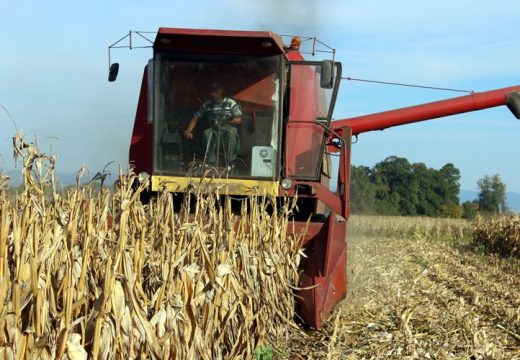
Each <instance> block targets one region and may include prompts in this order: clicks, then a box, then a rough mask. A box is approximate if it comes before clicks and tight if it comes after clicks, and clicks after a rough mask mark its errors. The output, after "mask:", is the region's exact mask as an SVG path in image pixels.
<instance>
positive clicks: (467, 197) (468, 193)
mask: <svg viewBox="0 0 520 360" xmlns="http://www.w3.org/2000/svg"><path fill="white" fill-rule="evenodd" d="M477 198H478V191H475V190H461V191H460V194H459V199H460V203H461V204H462V203H463V202H465V201H471V200H475V199H477ZM506 203H507V206H508V207H509V208H510V209H511V210H513V211H514V212H516V213H520V193H516V192H508V193H506Z"/></svg>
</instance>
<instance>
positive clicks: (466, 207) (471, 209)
mask: <svg viewBox="0 0 520 360" xmlns="http://www.w3.org/2000/svg"><path fill="white" fill-rule="evenodd" d="M461 206H462V217H463V218H464V219H469V220H472V219H474V218H475V216H477V212H478V207H479V205H478V200H472V201H465V202H463V203H462V205H461Z"/></svg>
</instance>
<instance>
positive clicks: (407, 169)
mask: <svg viewBox="0 0 520 360" xmlns="http://www.w3.org/2000/svg"><path fill="white" fill-rule="evenodd" d="M374 180H375V181H374V182H375V184H376V185H377V186H378V189H379V192H378V194H377V195H376V198H379V199H380V200H384V201H385V202H386V204H387V205H389V206H390V205H393V204H394V202H395V201H398V204H399V209H398V213H400V214H401V215H416V214H417V202H418V197H417V194H418V192H419V185H418V182H417V179H416V177H415V175H414V173H413V167H412V165H411V164H410V162H409V161H408V160H407V159H405V158H400V157H397V156H390V157H387V158H386V159H385V160H383V161H382V162H379V163H377V164H376V165H375V167H374ZM386 189H388V192H383V190H386ZM381 195H383V196H381Z"/></svg>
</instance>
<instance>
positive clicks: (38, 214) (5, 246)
mask: <svg viewBox="0 0 520 360" xmlns="http://www.w3.org/2000/svg"><path fill="white" fill-rule="evenodd" d="M14 149H15V155H16V156H17V157H20V158H21V160H22V162H23V165H24V167H23V169H24V170H23V185H24V187H23V189H24V190H23V191H22V192H21V194H19V195H18V196H16V197H15V198H13V199H6V197H5V196H4V193H3V189H4V188H5V186H4V185H3V184H4V182H3V181H4V180H1V181H2V182H0V191H2V192H1V193H0V194H1V197H0V329H1V331H0V359H2V358H6V359H10V358H24V357H25V358H31V359H32V358H42V359H54V358H62V359H86V358H93V359H123V358H125V359H127V358H128V359H136V358H140V359H141V358H143V359H144V358H152V359H224V358H225V359H243V358H251V357H252V356H253V352H254V350H255V348H256V347H258V346H260V345H262V344H264V343H266V342H279V341H283V339H285V338H286V336H287V331H288V329H289V328H290V327H294V326H295V325H294V323H293V315H294V297H293V293H292V291H291V286H294V285H295V284H297V283H298V272H297V271H296V270H295V269H297V266H295V264H297V263H298V262H299V255H298V254H299V250H300V248H301V240H302V238H301V237H294V236H287V235H286V233H287V226H288V222H289V221H288V215H289V213H290V211H291V206H292V205H291V204H288V203H287V204H284V205H282V206H281V207H279V206H277V204H276V202H275V201H270V200H269V199H266V198H265V197H258V198H255V197H251V198H248V199H245V200H244V201H243V205H242V214H241V216H237V215H235V214H233V213H232V212H231V204H230V200H229V199H228V200H226V201H224V202H223V203H222V202H220V201H219V199H220V196H219V194H218V189H210V188H207V189H199V190H198V191H197V192H194V193H191V194H189V195H187V196H186V204H189V201H190V198H191V197H196V198H197V202H196V207H195V209H192V211H190V208H189V206H187V205H185V206H184V207H183V209H182V210H181V212H180V213H174V211H173V204H172V198H171V194H168V193H160V194H159V195H158V197H157V198H156V199H155V200H153V201H152V202H151V203H150V204H149V205H147V206H143V204H142V203H141V202H140V201H139V192H140V191H141V190H142V189H139V190H138V191H135V189H133V188H132V184H133V182H134V180H135V176H134V174H133V173H132V172H130V173H128V174H120V180H119V181H118V187H117V189H116V192H115V193H114V194H111V193H110V191H109V190H107V189H106V188H105V189H102V190H101V191H100V192H94V190H93V189H92V188H91V187H82V186H79V181H78V184H77V186H76V187H74V188H72V189H70V190H69V191H67V192H64V193H60V192H58V191H56V185H55V179H54V175H53V169H54V163H55V161H54V160H55V159H54V158H50V157H47V156H45V155H44V154H40V153H39V152H38V150H37V148H36V146H34V145H32V144H27V143H25V142H24V141H23V139H22V138H21V136H17V137H15V139H14ZM268 208H270V209H271V211H268Z"/></svg>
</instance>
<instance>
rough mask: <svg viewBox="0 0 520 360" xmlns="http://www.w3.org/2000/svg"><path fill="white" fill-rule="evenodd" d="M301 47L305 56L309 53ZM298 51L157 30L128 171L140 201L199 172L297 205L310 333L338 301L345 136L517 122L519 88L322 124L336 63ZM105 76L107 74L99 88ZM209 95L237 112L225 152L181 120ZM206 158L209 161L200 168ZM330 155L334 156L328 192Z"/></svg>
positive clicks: (276, 43)
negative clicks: (478, 121)
mask: <svg viewBox="0 0 520 360" xmlns="http://www.w3.org/2000/svg"><path fill="white" fill-rule="evenodd" d="M130 37H131V33H130ZM309 40H311V41H312V44H313V52H314V51H315V50H316V49H315V48H314V45H316V44H321V43H320V42H319V41H317V40H316V39H309ZM116 44H117V43H116ZM299 45H300V39H299V38H293V39H292V41H291V43H290V45H289V46H285V45H284V44H283V42H282V38H281V36H279V35H277V34H274V33H271V32H259V31H223V30H194V29H176V28H160V29H159V31H158V32H157V35H156V38H155V41H154V42H153V51H154V55H153V59H151V60H150V61H149V63H148V65H147V66H146V68H145V70H144V74H143V80H142V85H141V92H140V96H139V102H138V107H137V114H136V119H135V124H134V129H133V134H132V139H131V144H130V162H131V163H133V165H134V166H135V169H136V171H137V172H138V173H141V174H143V176H142V177H141V176H140V178H141V179H143V180H144V179H147V180H146V181H149V185H150V189H151V191H152V192H154V191H158V190H160V189H167V190H168V191H170V192H172V193H175V194H176V196H174V199H175V201H181V200H182V198H183V194H184V193H185V192H186V191H188V190H189V189H193V188H194V187H196V186H198V185H197V184H199V183H200V181H201V179H200V176H201V174H202V173H203V172H204V171H208V169H209V171H211V172H212V173H213V174H215V175H217V178H216V179H215V178H214V179H212V182H213V183H214V184H218V186H222V188H223V189H225V190H224V191H223V192H225V193H227V194H230V195H232V196H233V197H240V196H242V197H247V196H250V195H254V194H257V195H258V194H263V195H267V196H271V197H276V198H280V199H282V198H288V197H289V198H291V197H295V196H297V205H298V206H297V210H296V212H295V215H294V219H293V220H294V224H295V226H294V229H295V231H296V232H301V231H303V230H304V229H307V230H306V235H305V240H304V247H305V252H306V254H307V258H306V259H304V262H303V263H302V268H301V270H302V275H301V283H300V286H301V287H302V288H306V290H302V291H299V293H298V309H297V310H298V313H299V315H300V316H301V318H303V319H304V321H305V322H306V323H307V324H308V325H310V326H314V327H318V328H319V327H321V326H322V324H323V321H325V320H326V319H327V317H328V316H329V314H330V312H331V311H332V308H333V306H334V305H335V304H337V303H338V302H339V301H340V300H341V299H342V298H344V296H345V294H346V291H347V275H346V261H347V248H346V242H345V235H346V224H347V222H346V220H347V219H348V217H349V173H350V156H351V138H352V136H353V135H357V134H360V133H362V132H367V131H372V130H382V129H385V128H388V127H391V126H397V125H403V124H407V123H412V122H417V121H423V120H428V119H433V118H437V117H442V116H448V115H453V114H459V113H463V112H468V111H474V110H480V109H485V108H489V107H494V106H500V105H507V106H508V107H509V108H510V109H511V111H512V112H513V113H514V114H515V116H516V117H517V118H518V117H520V114H519V113H520V86H517V87H510V88H504V89H499V90H494V91H489V92H483V93H472V94H471V95H468V96H463V97H459V98H454V99H450V100H445V101H439V102H434V103H430V104H423V105H418V106H414V107H409V108H404V109H399V110H392V111H388V112H383V113H379V114H373V115H367V116H361V117H355V118H350V119H344V120H339V121H331V118H332V113H333V109H334V103H335V100H336V96H337V92H338V89H339V84H340V80H341V63H340V62H336V61H321V62H319V61H306V60H304V58H303V56H302V52H300V50H299ZM130 46H131V45H130ZM112 47H115V46H112ZM328 49H330V48H328ZM332 53H333V52H332ZM117 69H118V65H117V64H113V65H112V66H111V74H110V78H109V80H111V81H113V80H115V76H116V75H117ZM215 84H218V86H216V85H215ZM217 87H218V90H219V91H220V90H222V91H225V95H226V96H227V97H229V98H232V99H234V100H235V101H236V102H237V103H238V105H239V108H240V114H239V113H236V112H235V113H234V115H233V116H235V118H236V117H237V116H238V115H239V117H240V121H238V123H236V124H234V125H233V126H234V128H235V130H233V132H234V131H236V133H237V135H238V138H239V141H238V143H235V148H234V149H231V148H230V147H229V146H226V143H228V142H229V136H230V135H229V134H228V135H226V136H227V137H226V136H222V137H221V135H222V134H221V133H220V129H221V128H220V127H219V126H215V122H216V120H215V118H204V116H202V115H201V114H203V113H204V111H202V110H201V112H198V115H199V116H198V119H197V121H193V118H194V114H197V111H198V110H199V109H204V106H203V104H208V103H206V100H207V99H208V93H211V92H212V91H216V88H217ZM213 101H214V100H213ZM205 106H208V105H205ZM228 110H229V109H228ZM228 125H229V124H228ZM207 129H213V130H214V131H213V132H212V136H206V135H207V134H208V133H209V131H206V130H207ZM215 140H218V141H216V142H215V143H213V144H212V143H211V141H215ZM209 151H215V154H213V155H214V156H212V158H213V161H212V163H211V164H209V161H208V159H209V158H210V157H209V156H208V152H209ZM331 152H339V170H338V176H337V186H336V187H335V188H336V190H334V191H333V190H330V187H329V182H330V179H331V178H332V170H331V169H332V167H331V160H330V153H331ZM309 219H310V222H308V220H309ZM291 231H292V230H291Z"/></svg>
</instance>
